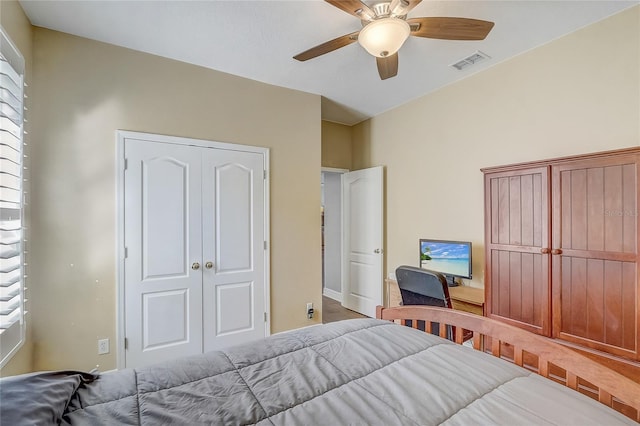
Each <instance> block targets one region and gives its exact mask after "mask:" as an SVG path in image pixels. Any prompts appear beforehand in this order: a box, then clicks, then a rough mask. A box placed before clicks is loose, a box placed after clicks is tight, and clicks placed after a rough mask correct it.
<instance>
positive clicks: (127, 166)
mask: <svg viewBox="0 0 640 426" xmlns="http://www.w3.org/2000/svg"><path fill="white" fill-rule="evenodd" d="M127 168H129V160H127V159H126V158H125V159H124V169H125V170H127Z"/></svg>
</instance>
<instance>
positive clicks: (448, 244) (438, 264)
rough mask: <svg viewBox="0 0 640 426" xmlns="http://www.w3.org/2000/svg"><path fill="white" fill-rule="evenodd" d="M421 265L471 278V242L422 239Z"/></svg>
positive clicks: (448, 273)
mask: <svg viewBox="0 0 640 426" xmlns="http://www.w3.org/2000/svg"><path fill="white" fill-rule="evenodd" d="M420 267H421V268H424V269H430V270H432V271H437V272H440V273H441V274H444V275H450V276H454V277H461V278H468V279H471V243H470V242H465V241H444V240H427V239H421V240H420Z"/></svg>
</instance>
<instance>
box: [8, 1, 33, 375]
mask: <svg viewBox="0 0 640 426" xmlns="http://www.w3.org/2000/svg"><path fill="white" fill-rule="evenodd" d="M0 25H2V28H4V30H5V31H6V33H7V35H8V36H9V37H10V38H11V40H12V41H13V42H14V43H15V44H16V46H17V47H18V49H19V50H20V53H22V56H23V57H24V59H25V82H26V83H27V84H28V85H29V84H30V83H31V81H32V78H31V77H32V71H33V67H32V64H33V60H32V42H33V31H32V27H31V24H30V23H29V20H28V19H27V17H26V15H25V14H24V12H23V11H22V7H20V4H19V3H18V2H17V1H9V0H2V1H0ZM27 94H28V95H32V93H31V90H30V89H29V88H27ZM25 106H26V107H27V108H30V107H31V97H29V98H27V99H26V100H25ZM27 118H28V119H29V118H31V116H30V115H28V114H27ZM24 127H25V130H26V131H27V132H29V134H30V131H31V126H30V122H27V123H25V126H24ZM30 141H31V140H30V136H29V135H25V142H27V146H26V147H25V154H27V158H26V159H25V166H27V167H29V166H30V164H29V158H30V156H29V154H30V150H29V147H30V145H29V142H30ZM28 173H29V172H28V171H26V172H25V178H28V177H29V175H28ZM25 189H26V190H27V192H28V190H29V183H28V181H27V183H25ZM29 215H30V208H29V206H26V207H25V216H26V218H25V219H26V221H28V216H29ZM27 232H28V231H27ZM26 237H27V239H29V238H28V237H29V235H28V234H27V235H26ZM26 260H27V263H31V261H30V257H29V254H27V259H26ZM29 284H30V282H27V285H29ZM27 297H30V295H29V294H27ZM27 309H30V307H29V306H27ZM31 342H32V339H31V318H30V317H27V339H26V342H25V344H24V345H23V346H22V348H21V349H20V351H19V352H18V353H17V354H16V355H14V357H13V358H12V359H11V361H9V363H8V364H7V365H5V366H4V368H2V370H1V371H0V375H2V376H10V375H14V374H20V373H25V372H28V371H31V369H32V365H33V345H32V343H31Z"/></svg>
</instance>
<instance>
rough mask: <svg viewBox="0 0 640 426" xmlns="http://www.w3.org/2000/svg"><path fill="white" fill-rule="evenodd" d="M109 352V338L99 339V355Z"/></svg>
mask: <svg viewBox="0 0 640 426" xmlns="http://www.w3.org/2000/svg"><path fill="white" fill-rule="evenodd" d="M108 353H109V339H100V340H98V355H104V354H108Z"/></svg>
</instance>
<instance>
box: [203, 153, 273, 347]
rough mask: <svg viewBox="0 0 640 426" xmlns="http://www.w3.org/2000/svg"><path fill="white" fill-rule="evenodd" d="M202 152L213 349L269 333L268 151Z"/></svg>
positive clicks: (208, 335) (207, 320)
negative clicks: (266, 261) (267, 285)
mask: <svg viewBox="0 0 640 426" xmlns="http://www.w3.org/2000/svg"><path fill="white" fill-rule="evenodd" d="M202 154H203V155H202V161H203V163H202V164H203V165H202V194H203V197H202V211H203V218H202V232H203V262H204V264H205V269H204V271H203V273H204V277H203V278H204V279H203V305H204V311H203V315H204V324H203V327H204V350H205V351H210V350H214V349H219V348H223V347H226V346H229V345H233V344H237V343H242V342H246V341H250V340H255V339H258V338H261V337H264V336H265V335H266V333H267V330H266V323H265V312H266V310H265V297H266V294H265V247H264V241H265V223H264V222H265V200H264V197H265V185H264V156H263V155H262V154H259V153H253V152H241V151H233V150H218V149H216V150H214V149H205V150H203V153H202ZM209 262H210V263H209Z"/></svg>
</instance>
